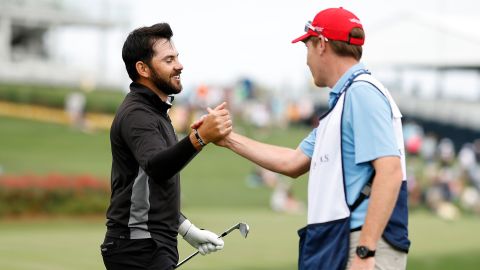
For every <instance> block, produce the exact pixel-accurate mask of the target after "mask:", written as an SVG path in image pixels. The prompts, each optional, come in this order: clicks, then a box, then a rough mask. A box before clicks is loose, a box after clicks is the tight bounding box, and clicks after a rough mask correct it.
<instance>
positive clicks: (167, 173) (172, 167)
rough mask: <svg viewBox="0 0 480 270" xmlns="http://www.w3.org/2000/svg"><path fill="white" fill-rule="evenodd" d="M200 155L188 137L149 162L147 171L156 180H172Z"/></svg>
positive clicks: (146, 167) (159, 153)
mask: <svg viewBox="0 0 480 270" xmlns="http://www.w3.org/2000/svg"><path fill="white" fill-rule="evenodd" d="M197 153H198V151H197V149H195V147H194V145H193V144H192V142H191V141H190V138H189V137H188V136H187V137H185V138H184V139H182V140H181V141H179V142H178V143H177V144H175V145H173V146H171V147H169V148H167V149H165V150H163V151H160V152H158V153H157V154H156V155H154V156H152V157H151V158H150V159H148V160H147V162H146V166H145V171H146V172H147V174H148V175H150V176H153V177H155V178H156V179H170V178H171V177H172V176H174V175H175V174H177V173H178V172H180V170H181V169H182V168H183V167H185V166H186V165H187V164H188V163H189V162H190V161H191V160H192V159H193V158H194V157H195V155H196V154H197Z"/></svg>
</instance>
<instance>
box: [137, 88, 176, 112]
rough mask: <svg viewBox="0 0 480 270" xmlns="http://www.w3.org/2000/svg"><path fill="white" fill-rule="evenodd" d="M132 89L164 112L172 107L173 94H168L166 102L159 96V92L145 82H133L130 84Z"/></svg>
mask: <svg viewBox="0 0 480 270" xmlns="http://www.w3.org/2000/svg"><path fill="white" fill-rule="evenodd" d="M130 91H131V92H132V93H136V94H139V95H141V96H143V97H144V98H146V99H147V100H148V101H149V102H150V103H151V105H152V106H153V107H155V108H157V109H158V110H160V111H162V112H167V111H168V110H169V109H170V108H171V107H172V102H173V99H174V97H173V96H168V101H167V102H164V101H163V100H162V99H161V98H160V97H158V96H157V94H155V93H154V92H153V91H152V90H150V89H149V88H148V87H146V86H145V85H143V84H140V83H137V82H132V83H131V84H130Z"/></svg>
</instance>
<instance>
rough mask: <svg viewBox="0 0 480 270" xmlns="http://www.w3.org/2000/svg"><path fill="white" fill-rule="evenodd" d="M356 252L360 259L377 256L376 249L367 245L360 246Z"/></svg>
mask: <svg viewBox="0 0 480 270" xmlns="http://www.w3.org/2000/svg"><path fill="white" fill-rule="evenodd" d="M356 253H357V256H358V257H359V258H360V259H366V258H370V257H373V256H375V250H371V249H369V248H368V247H366V246H358V247H357V250H356Z"/></svg>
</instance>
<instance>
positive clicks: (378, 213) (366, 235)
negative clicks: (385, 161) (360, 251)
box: [359, 165, 402, 249]
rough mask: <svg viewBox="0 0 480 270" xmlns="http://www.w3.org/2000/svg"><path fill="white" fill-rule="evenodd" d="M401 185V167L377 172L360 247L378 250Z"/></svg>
mask: <svg viewBox="0 0 480 270" xmlns="http://www.w3.org/2000/svg"><path fill="white" fill-rule="evenodd" d="M401 184H402V171H401V167H400V165H399V166H398V168H397V167H395V168H392V169H387V170H377V172H376V175H375V178H374V180H373V185H372V193H371V195H370V201H369V204H368V210H367V216H366V218H365V223H364V225H363V227H362V232H361V235H360V240H359V245H365V246H368V247H369V248H371V249H375V248H376V246H377V242H378V240H379V239H380V237H381V235H382V233H383V231H384V229H385V226H386V224H387V222H388V220H389V219H390V216H391V214H392V211H393V208H394V207H395V203H396V201H397V198H398V193H399V190H400V186H401Z"/></svg>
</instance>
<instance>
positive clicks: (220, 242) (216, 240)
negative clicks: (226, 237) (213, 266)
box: [209, 236, 225, 250]
mask: <svg viewBox="0 0 480 270" xmlns="http://www.w3.org/2000/svg"><path fill="white" fill-rule="evenodd" d="M209 240H210V242H211V243H212V244H214V245H215V247H216V248H217V250H220V249H222V248H223V246H224V245H225V242H223V240H222V238H218V236H217V237H215V238H212V239H209Z"/></svg>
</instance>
